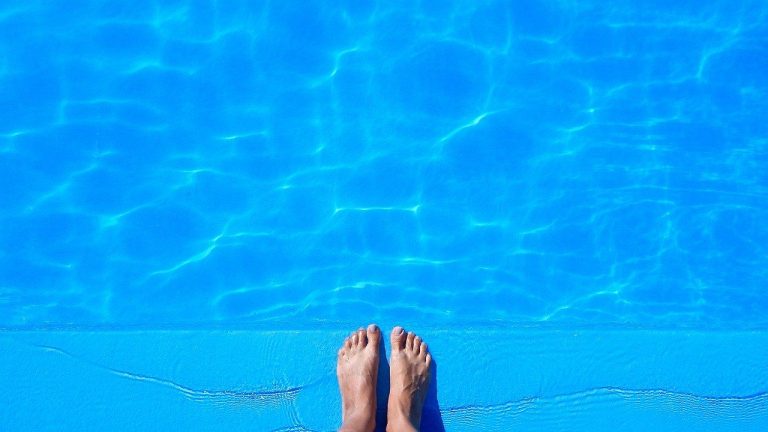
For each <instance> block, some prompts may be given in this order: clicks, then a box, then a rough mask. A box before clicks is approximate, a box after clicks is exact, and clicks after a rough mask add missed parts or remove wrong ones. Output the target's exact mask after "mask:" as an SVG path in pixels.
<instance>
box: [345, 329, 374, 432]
mask: <svg viewBox="0 0 768 432" xmlns="http://www.w3.org/2000/svg"><path fill="white" fill-rule="evenodd" d="M380 341H381V331H380V330H379V328H378V327H376V325H375V324H371V325H369V326H368V330H364V329H363V328H362V327H361V328H360V329H358V330H357V331H356V332H354V333H352V334H351V335H349V337H348V338H346V339H345V340H344V344H343V345H342V346H341V348H340V349H339V357H338V360H337V362H336V376H337V377H338V379H339V389H340V390H341V403H342V405H341V418H342V424H341V429H339V430H340V431H372V430H374V428H375V426H376V376H377V374H378V371H379V343H380Z"/></svg>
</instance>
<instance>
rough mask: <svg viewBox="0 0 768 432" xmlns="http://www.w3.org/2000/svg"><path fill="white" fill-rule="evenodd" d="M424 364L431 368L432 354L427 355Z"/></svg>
mask: <svg viewBox="0 0 768 432" xmlns="http://www.w3.org/2000/svg"><path fill="white" fill-rule="evenodd" d="M426 362H427V367H430V366H432V354H427V359H426Z"/></svg>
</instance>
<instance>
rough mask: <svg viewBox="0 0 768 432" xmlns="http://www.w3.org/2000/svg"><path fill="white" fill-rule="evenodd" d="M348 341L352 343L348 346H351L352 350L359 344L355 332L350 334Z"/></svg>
mask: <svg viewBox="0 0 768 432" xmlns="http://www.w3.org/2000/svg"><path fill="white" fill-rule="evenodd" d="M349 340H350V341H351V342H352V343H351V344H350V345H352V347H353V348H355V347H357V343H358V342H359V337H358V336H357V332H354V333H352V336H350V337H349Z"/></svg>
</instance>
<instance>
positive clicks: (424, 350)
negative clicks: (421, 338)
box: [419, 342, 428, 359]
mask: <svg viewBox="0 0 768 432" xmlns="http://www.w3.org/2000/svg"><path fill="white" fill-rule="evenodd" d="M427 353H428V350H427V344H426V343H424V342H422V343H421V346H420V347H419V357H421V358H424V359H425V358H426V357H427Z"/></svg>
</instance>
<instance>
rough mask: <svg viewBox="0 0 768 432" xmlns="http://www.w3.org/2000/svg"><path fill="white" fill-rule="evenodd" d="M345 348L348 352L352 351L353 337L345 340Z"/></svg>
mask: <svg viewBox="0 0 768 432" xmlns="http://www.w3.org/2000/svg"><path fill="white" fill-rule="evenodd" d="M344 348H346V349H347V350H349V349H352V337H351V336H350V337H348V338H346V339H344Z"/></svg>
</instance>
